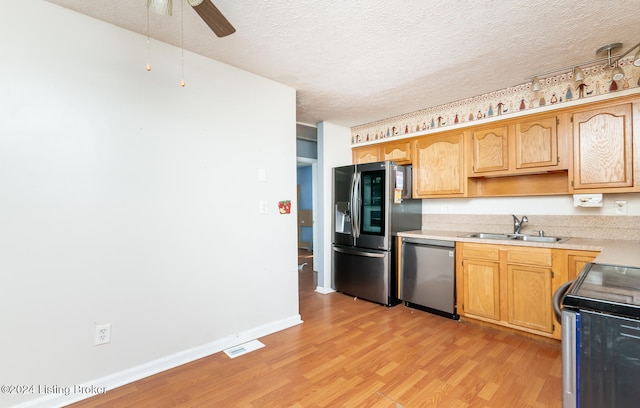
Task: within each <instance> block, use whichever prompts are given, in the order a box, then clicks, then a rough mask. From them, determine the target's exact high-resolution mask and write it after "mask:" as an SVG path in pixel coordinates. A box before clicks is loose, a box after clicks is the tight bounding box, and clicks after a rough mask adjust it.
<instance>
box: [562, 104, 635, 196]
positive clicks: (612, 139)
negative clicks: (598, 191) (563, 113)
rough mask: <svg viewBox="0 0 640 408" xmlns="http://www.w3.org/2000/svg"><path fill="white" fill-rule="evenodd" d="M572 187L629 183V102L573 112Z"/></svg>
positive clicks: (630, 157)
mask: <svg viewBox="0 0 640 408" xmlns="http://www.w3.org/2000/svg"><path fill="white" fill-rule="evenodd" d="M573 155H574V156H573V157H574V159H573V161H574V163H573V181H572V185H573V189H574V190H580V189H588V188H607V187H632V186H633V162H632V160H633V159H632V121H631V104H624V105H617V106H611V107H607V108H600V109H594V110H589V111H584V112H576V113H574V114H573Z"/></svg>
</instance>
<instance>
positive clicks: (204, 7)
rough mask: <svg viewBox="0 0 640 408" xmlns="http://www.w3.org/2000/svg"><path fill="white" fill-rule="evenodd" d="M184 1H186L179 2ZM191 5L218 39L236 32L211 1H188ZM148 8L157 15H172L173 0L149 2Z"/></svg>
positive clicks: (151, 0)
mask: <svg viewBox="0 0 640 408" xmlns="http://www.w3.org/2000/svg"><path fill="white" fill-rule="evenodd" d="M179 1H184V0H179ZM187 1H188V2H189V5H190V6H191V7H193V9H194V10H195V11H196V13H198V15H199V16H200V18H202V20H203V21H204V22H205V23H207V25H208V26H209V28H211V30H213V32H214V33H215V34H216V35H217V36H218V37H226V36H227V35H229V34H233V33H235V32H236V29H235V28H234V27H233V26H232V25H231V23H230V22H229V20H227V18H226V17H225V16H224V15H223V14H222V13H221V12H220V10H218V8H217V7H216V6H215V5H214V4H213V3H212V2H211V0H187ZM147 7H148V8H149V10H153V11H155V12H156V13H159V14H164V15H169V16H170V15H171V14H172V0H147Z"/></svg>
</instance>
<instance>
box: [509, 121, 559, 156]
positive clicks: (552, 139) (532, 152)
mask: <svg viewBox="0 0 640 408" xmlns="http://www.w3.org/2000/svg"><path fill="white" fill-rule="evenodd" d="M557 123H558V119H557V118H556V117H555V116H554V117H550V118H543V119H538V120H534V121H530V122H521V123H517V124H516V126H515V148H516V168H517V169H526V168H531V167H551V166H556V165H558V135H557V131H556V127H557Z"/></svg>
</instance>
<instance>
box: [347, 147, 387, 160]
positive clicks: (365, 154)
mask: <svg viewBox="0 0 640 408" xmlns="http://www.w3.org/2000/svg"><path fill="white" fill-rule="evenodd" d="M379 152H380V145H378V144H376V145H370V146H364V147H354V148H353V149H351V156H352V160H353V164H364V163H375V162H377V161H379V160H380V159H379V154H380V153H379Z"/></svg>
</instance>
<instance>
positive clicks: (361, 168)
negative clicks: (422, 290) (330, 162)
mask: <svg viewBox="0 0 640 408" xmlns="http://www.w3.org/2000/svg"><path fill="white" fill-rule="evenodd" d="M421 226H422V200H421V199H412V198H411V166H400V165H398V164H396V163H393V162H390V161H384V162H377V163H367V164H357V165H351V166H344V167H336V168H334V169H333V245H332V257H331V268H332V275H333V287H334V288H335V289H336V290H337V291H339V292H342V293H345V294H347V295H350V296H354V297H358V298H362V299H366V300H369V301H372V302H376V303H380V304H383V305H386V306H393V305H395V304H398V303H399V300H398V299H397V289H398V280H397V261H396V258H397V257H396V250H397V248H396V234H397V232H399V231H406V230H415V229H420V228H421Z"/></svg>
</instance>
